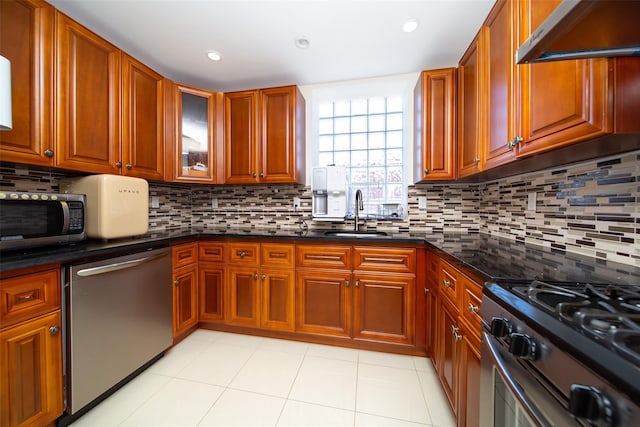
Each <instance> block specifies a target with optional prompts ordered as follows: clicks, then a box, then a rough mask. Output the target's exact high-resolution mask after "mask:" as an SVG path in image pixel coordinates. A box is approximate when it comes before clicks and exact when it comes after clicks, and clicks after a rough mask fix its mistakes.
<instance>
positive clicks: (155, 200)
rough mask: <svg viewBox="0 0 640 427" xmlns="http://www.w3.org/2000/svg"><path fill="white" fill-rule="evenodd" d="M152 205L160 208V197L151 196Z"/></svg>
mask: <svg viewBox="0 0 640 427" xmlns="http://www.w3.org/2000/svg"><path fill="white" fill-rule="evenodd" d="M151 207H152V208H154V209H158V208H159V207H160V197H158V196H151Z"/></svg>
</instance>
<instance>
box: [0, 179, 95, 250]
mask: <svg viewBox="0 0 640 427" xmlns="http://www.w3.org/2000/svg"><path fill="white" fill-rule="evenodd" d="M85 237H86V235H85V196H84V195H83V194H58V193H28V192H17V191H0V250H7V249H20V248H30V247H36V246H45V245H53V244H59V243H68V242H74V241H79V240H83V239H84V238H85Z"/></svg>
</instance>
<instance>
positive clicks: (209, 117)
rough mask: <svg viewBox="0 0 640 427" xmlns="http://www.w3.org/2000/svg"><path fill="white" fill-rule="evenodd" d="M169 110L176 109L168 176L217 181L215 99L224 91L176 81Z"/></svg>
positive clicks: (190, 180) (185, 179) (211, 182)
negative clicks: (170, 169) (170, 165)
mask: <svg viewBox="0 0 640 427" xmlns="http://www.w3.org/2000/svg"><path fill="white" fill-rule="evenodd" d="M170 92H171V93H170V97H171V99H170V100H169V101H167V105H168V110H169V111H170V112H171V113H173V117H172V118H171V120H173V125H174V135H173V142H174V144H173V149H167V153H168V154H169V153H171V154H172V157H168V158H167V164H172V166H173V173H172V174H169V175H170V176H169V177H167V180H170V181H181V182H207V183H210V184H213V183H216V182H217V176H216V173H217V169H218V168H217V165H216V148H215V147H216V146H215V142H216V134H215V132H217V131H218V126H219V125H217V123H219V122H217V121H216V112H217V110H216V107H217V105H216V100H217V98H219V97H221V96H222V95H221V94H219V93H216V92H210V91H206V90H202V89H197V88H194V87H190V86H185V85H180V84H173V89H172V90H170Z"/></svg>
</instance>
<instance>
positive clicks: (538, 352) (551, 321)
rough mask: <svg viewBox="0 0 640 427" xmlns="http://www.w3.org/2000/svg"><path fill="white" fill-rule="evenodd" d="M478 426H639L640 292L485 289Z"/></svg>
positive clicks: (514, 285) (532, 286) (589, 287)
mask: <svg viewBox="0 0 640 427" xmlns="http://www.w3.org/2000/svg"><path fill="white" fill-rule="evenodd" d="M482 319H483V337H482V338H483V342H482V372H481V402H480V408H481V413H480V415H481V419H480V425H481V426H486V427H488V426H495V427H499V426H500V427H502V426H505V427H506V426H509V427H514V426H518V427H525V426H607V427H630V426H638V425H640V406H639V405H640V286H631V285H624V286H623V285H620V286H614V285H602V284H583V283H547V282H540V281H533V282H517V281H509V282H502V283H487V284H485V289H484V297H483V301H482Z"/></svg>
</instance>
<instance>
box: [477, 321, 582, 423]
mask: <svg viewBox="0 0 640 427" xmlns="http://www.w3.org/2000/svg"><path fill="white" fill-rule="evenodd" d="M482 335H483V336H482V369H481V375H480V425H481V426H485V427H490V426H493V427H538V426H540V427H546V426H557V427H564V426H568V427H575V426H581V425H583V424H581V423H580V422H578V421H577V420H576V419H575V418H574V417H573V416H571V414H570V413H569V412H568V410H567V409H566V408H565V407H564V406H563V405H562V404H561V403H560V399H559V398H557V397H556V396H555V395H554V393H556V392H555V391H553V390H552V388H551V387H548V388H547V387H546V386H545V385H544V384H545V379H544V378H541V377H539V374H537V372H536V371H535V370H533V369H531V368H530V367H527V365H526V363H521V362H520V361H519V360H518V359H517V358H516V357H514V356H513V355H511V354H510V353H509V352H508V350H507V349H506V348H505V347H504V346H503V344H502V343H501V342H500V341H499V340H497V339H496V338H494V337H493V336H491V335H490V334H488V333H487V332H484V331H483V333H482Z"/></svg>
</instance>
